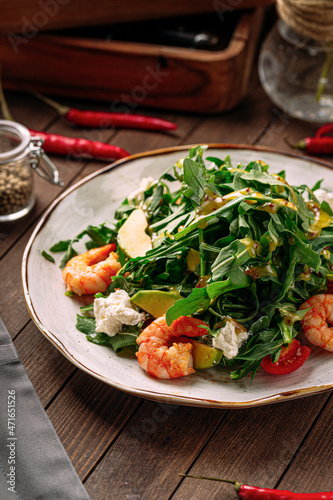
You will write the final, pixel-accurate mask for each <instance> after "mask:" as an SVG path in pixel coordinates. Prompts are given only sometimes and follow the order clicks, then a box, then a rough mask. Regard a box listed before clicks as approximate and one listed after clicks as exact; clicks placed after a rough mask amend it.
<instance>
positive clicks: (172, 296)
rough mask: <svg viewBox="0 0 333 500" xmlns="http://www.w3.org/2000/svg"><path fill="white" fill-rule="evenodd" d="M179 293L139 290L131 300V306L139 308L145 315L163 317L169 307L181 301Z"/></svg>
mask: <svg viewBox="0 0 333 500" xmlns="http://www.w3.org/2000/svg"><path fill="white" fill-rule="evenodd" d="M182 298H183V297H182V296H181V295H180V293H179V292H162V291H161V290H140V291H139V292H137V293H136V294H135V295H133V297H132V298H131V302H132V304H134V305H135V306H138V307H140V308H141V309H143V310H144V311H146V312H147V313H149V314H151V315H152V316H154V318H159V317H160V316H163V315H164V314H165V313H166V312H167V310H168V309H169V307H171V306H173V305H174V303H175V302H176V301H177V300H179V299H182Z"/></svg>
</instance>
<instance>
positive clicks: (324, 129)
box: [316, 123, 333, 137]
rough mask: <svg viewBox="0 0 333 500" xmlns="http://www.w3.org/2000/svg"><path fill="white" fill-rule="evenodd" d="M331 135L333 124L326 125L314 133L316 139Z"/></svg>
mask: <svg viewBox="0 0 333 500" xmlns="http://www.w3.org/2000/svg"><path fill="white" fill-rule="evenodd" d="M331 134H332V135H333V123H326V125H323V126H322V127H319V129H318V130H317V132H316V137H324V136H325V135H331Z"/></svg>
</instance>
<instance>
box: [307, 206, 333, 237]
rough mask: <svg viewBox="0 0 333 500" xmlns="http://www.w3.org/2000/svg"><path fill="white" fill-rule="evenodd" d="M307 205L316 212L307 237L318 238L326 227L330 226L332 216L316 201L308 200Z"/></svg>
mask: <svg viewBox="0 0 333 500" xmlns="http://www.w3.org/2000/svg"><path fill="white" fill-rule="evenodd" d="M306 206H307V207H308V209H309V210H311V212H312V213H313V214H314V222H313V223H312V224H311V226H310V229H309V231H308V233H307V234H306V237H307V238H308V239H314V238H317V237H318V236H319V235H320V233H321V230H322V229H323V228H324V227H328V226H329V225H330V224H331V222H332V217H331V216H330V215H329V214H328V213H327V212H325V211H324V210H323V209H322V208H320V205H319V204H318V203H315V202H312V201H311V202H307V204H306Z"/></svg>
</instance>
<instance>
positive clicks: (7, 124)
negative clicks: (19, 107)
mask: <svg viewBox="0 0 333 500" xmlns="http://www.w3.org/2000/svg"><path fill="white" fill-rule="evenodd" d="M42 146H43V139H42V138H40V137H34V138H32V137H31V134H30V131H29V129H27V127H25V126H24V125H21V124H20V123H16V122H14V121H10V120H0V165H1V164H3V163H7V162H8V161H10V160H14V159H15V160H19V159H21V157H22V156H24V155H26V154H27V152H28V154H29V157H30V165H31V167H32V168H33V169H34V170H35V172H37V174H38V175H40V177H42V178H43V179H45V180H47V181H48V182H50V183H51V184H56V185H58V186H63V185H64V183H63V182H62V180H61V179H60V175H59V172H58V169H57V167H56V166H55V165H54V163H53V162H52V161H51V160H50V158H49V157H48V156H47V155H46V154H45V152H44V150H43V148H42Z"/></svg>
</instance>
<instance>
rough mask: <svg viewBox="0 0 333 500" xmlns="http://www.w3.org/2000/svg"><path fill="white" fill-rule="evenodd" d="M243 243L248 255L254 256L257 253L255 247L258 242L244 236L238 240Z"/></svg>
mask: <svg viewBox="0 0 333 500" xmlns="http://www.w3.org/2000/svg"><path fill="white" fill-rule="evenodd" d="M239 241H240V242H241V243H243V245H245V246H246V250H247V253H248V254H249V255H250V257H255V256H256V254H257V248H258V243H257V242H256V241H254V240H253V239H252V238H250V237H249V236H246V237H245V238H243V239H241V240H239Z"/></svg>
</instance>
